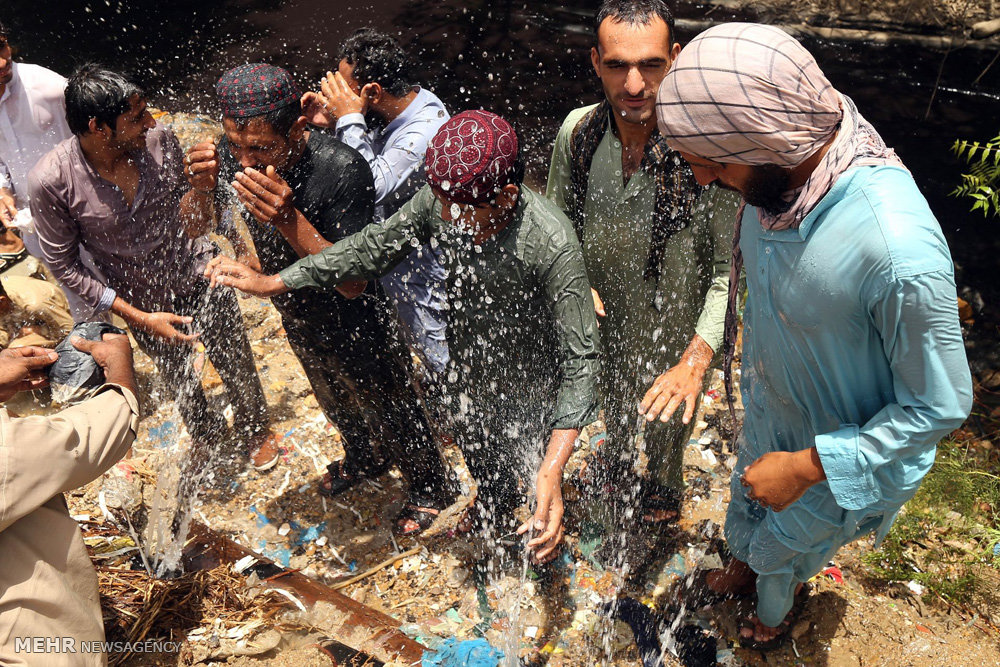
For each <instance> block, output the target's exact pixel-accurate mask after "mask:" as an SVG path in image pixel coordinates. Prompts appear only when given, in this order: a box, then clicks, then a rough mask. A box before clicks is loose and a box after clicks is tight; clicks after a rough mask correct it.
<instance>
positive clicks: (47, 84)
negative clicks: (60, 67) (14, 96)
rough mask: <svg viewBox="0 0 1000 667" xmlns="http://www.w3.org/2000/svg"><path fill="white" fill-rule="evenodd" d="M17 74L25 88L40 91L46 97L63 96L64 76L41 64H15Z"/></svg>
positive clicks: (64, 87)
mask: <svg viewBox="0 0 1000 667" xmlns="http://www.w3.org/2000/svg"><path fill="white" fill-rule="evenodd" d="M17 76H18V78H19V79H20V80H21V85H23V86H24V88H25V90H30V91H33V92H36V93H41V94H43V95H45V96H46V97H58V98H62V97H63V92H64V91H65V89H66V78H65V77H64V76H62V75H61V74H57V73H55V72H53V71H52V70H50V69H47V68H45V67H42V66H41V65H32V64H30V63H18V64H17Z"/></svg>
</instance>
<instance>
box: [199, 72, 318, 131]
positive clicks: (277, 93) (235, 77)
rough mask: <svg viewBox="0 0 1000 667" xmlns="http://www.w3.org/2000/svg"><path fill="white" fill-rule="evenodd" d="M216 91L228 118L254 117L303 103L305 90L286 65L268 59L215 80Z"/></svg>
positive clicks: (223, 112) (224, 114)
mask: <svg viewBox="0 0 1000 667" xmlns="http://www.w3.org/2000/svg"><path fill="white" fill-rule="evenodd" d="M215 94H216V95H218V97H219V104H220V105H221V106H222V115H223V116H225V117H227V118H253V117H255V116H263V115H264V114H266V113H270V112H271V111H277V110H278V109H283V108H284V107H287V106H289V105H292V104H299V100H301V98H302V91H301V90H300V89H299V87H298V86H297V85H296V84H295V81H294V80H293V79H292V75H291V74H290V73H289V72H288V70H286V69H282V68H281V67H275V66H274V65H267V64H264V63H250V64H248V65H240V66H239V67H234V68H233V69H231V70H229V71H228V72H226V73H225V74H223V75H222V76H221V77H219V81H218V82H217V83H216V84H215Z"/></svg>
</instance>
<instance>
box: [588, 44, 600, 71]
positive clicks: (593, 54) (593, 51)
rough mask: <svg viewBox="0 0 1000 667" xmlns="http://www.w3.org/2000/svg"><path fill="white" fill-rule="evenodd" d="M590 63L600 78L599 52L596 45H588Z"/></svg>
mask: <svg viewBox="0 0 1000 667" xmlns="http://www.w3.org/2000/svg"><path fill="white" fill-rule="evenodd" d="M590 64H591V65H593V66H594V74H596V75H597V78H601V52H600V51H598V50H597V47H596V46H592V47H590Z"/></svg>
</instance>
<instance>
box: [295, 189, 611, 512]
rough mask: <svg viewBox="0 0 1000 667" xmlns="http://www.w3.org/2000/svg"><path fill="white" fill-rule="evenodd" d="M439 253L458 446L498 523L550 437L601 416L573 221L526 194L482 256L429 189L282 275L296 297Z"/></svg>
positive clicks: (590, 313)
mask: <svg viewBox="0 0 1000 667" xmlns="http://www.w3.org/2000/svg"><path fill="white" fill-rule="evenodd" d="M424 243H431V244H438V245H439V247H440V248H441V256H442V262H443V264H444V266H445V268H447V269H448V300H449V304H450V309H449V321H448V336H449V340H448V343H449V347H450V349H451V360H450V362H449V365H448V372H447V373H446V378H445V383H444V385H445V386H444V393H445V398H444V400H446V401H447V402H448V404H449V406H450V408H451V411H452V413H453V415H454V420H453V429H454V435H455V440H456V442H457V443H458V444H459V446H460V447H461V448H462V451H463V454H465V456H466V460H467V462H468V464H469V468H470V472H472V474H473V475H474V476H475V477H476V479H477V481H478V482H479V483H480V493H481V494H482V495H483V496H484V501H485V503H484V504H486V506H487V507H490V508H492V510H493V512H494V516H496V517H499V516H503V517H504V519H505V520H507V519H509V518H510V517H508V516H507V512H506V508H510V507H513V506H515V505H516V504H518V503H519V502H520V493H521V491H520V489H521V488H522V487H520V486H519V482H521V483H530V482H531V480H532V475H533V472H534V470H536V469H537V460H538V457H539V456H540V454H541V449H542V447H543V446H544V443H545V440H546V438H547V436H548V433H549V432H550V431H551V430H552V429H572V428H581V427H583V426H585V425H587V424H589V423H590V422H592V421H593V420H594V419H596V417H597V410H598V402H597V392H596V386H595V385H596V379H597V373H598V356H599V352H600V350H599V342H598V336H597V323H596V321H595V317H594V308H593V301H592V300H591V297H590V285H589V283H588V282H587V274H586V271H585V270H584V268H583V259H582V257H581V255H580V246H579V243H578V242H577V241H576V237H575V235H574V233H573V229H572V226H571V224H570V222H569V220H568V219H566V217H565V216H564V215H563V214H562V213H561V212H560V211H559V210H558V209H556V208H555V207H554V206H552V205H551V203H549V202H548V201H546V200H545V199H543V198H541V197H539V196H538V195H537V194H535V193H534V192H532V191H531V190H530V189H528V188H526V187H525V188H522V190H521V197H520V201H519V202H518V205H517V209H516V211H515V213H514V219H513V221H512V222H511V223H510V224H509V225H508V226H507V227H506V228H505V229H504V230H503V231H502V232H500V233H499V234H498V235H497V236H495V237H493V238H491V239H489V240H488V241H486V242H485V243H484V244H482V245H480V246H474V245H473V244H472V242H471V239H470V238H469V236H468V235H467V234H466V233H465V232H463V231H461V230H459V229H458V228H457V227H455V226H454V225H451V224H449V223H446V222H444V221H443V220H442V219H441V204H440V203H439V202H438V200H437V198H436V197H435V196H434V194H433V192H432V191H431V189H430V187H425V188H423V189H421V190H420V192H418V193H417V195H416V196H415V197H414V198H413V199H412V200H410V201H409V202H408V203H407V204H406V205H405V206H403V208H402V209H400V210H399V212H398V213H396V215H394V216H392V217H391V218H389V220H387V221H385V222H384V223H381V224H375V225H370V226H369V227H366V228H365V230H364V231H363V232H361V233H360V234H356V235H354V236H352V237H350V238H347V239H344V240H343V241H340V242H339V243H337V244H335V245H334V246H333V247H332V248H327V249H326V250H324V251H323V252H322V253H319V254H317V255H313V256H311V257H307V258H304V259H302V260H300V261H298V262H296V263H295V264H293V265H292V266H290V267H289V268H287V269H285V270H284V271H282V272H281V278H282V280H283V281H284V282H285V284H286V285H288V286H289V287H290V288H292V289H298V288H301V287H305V286H308V285H324V284H325V285H335V284H338V283H340V282H343V281H345V280H351V279H356V278H367V279H372V278H375V277H378V276H379V275H382V274H384V273H385V272H386V271H388V270H389V269H391V268H392V266H394V265H395V263H396V262H398V261H399V260H400V259H401V258H403V257H405V256H406V254H407V252H408V250H409V248H411V247H416V246H417V245H420V244H424Z"/></svg>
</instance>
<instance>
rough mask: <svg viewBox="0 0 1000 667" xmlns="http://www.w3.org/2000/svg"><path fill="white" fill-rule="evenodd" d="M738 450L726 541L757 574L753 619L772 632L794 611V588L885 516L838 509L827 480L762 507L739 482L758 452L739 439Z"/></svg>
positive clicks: (738, 557)
mask: <svg viewBox="0 0 1000 667" xmlns="http://www.w3.org/2000/svg"><path fill="white" fill-rule="evenodd" d="M739 452H740V453H739V460H738V461H737V464H736V467H735V468H734V469H733V475H732V477H731V479H730V482H729V489H730V492H731V496H732V499H731V500H730V501H729V508H728V510H727V512H726V526H725V535H726V542H727V543H728V544H729V550H730V551H731V552H732V554H733V556H735V557H736V558H737V559H739V560H741V561H743V562H744V563H746V564H747V565H749V566H750V568H751V569H752V570H753V571H754V572H756V573H757V600H758V602H757V616H758V617H759V618H760V620H761V622H762V623H763V624H764V625H766V626H768V627H772V628H774V627H777V626H778V625H779V624H780V623H781V622H782V621H783V620H784V618H785V616H786V615H787V614H788V612H789V610H790V609H791V608H792V603H793V602H794V597H795V588H796V587H797V586H798V584H799V583H801V582H805V581H808V580H809V579H811V578H812V577H813V576H815V575H816V574H817V573H819V571H820V570H822V569H823V568H824V567H825V566H826V564H827V563H828V562H829V561H830V560H832V559H833V556H834V554H836V553H837V551H838V550H839V549H840V548H841V547H842V546H844V545H845V544H848V543H850V542H853V541H854V540H856V539H858V538H860V537H863V536H864V535H866V534H868V533H871V532H873V531H875V530H876V529H878V528H879V526H880V525H881V524H882V520H883V517H884V515H883V513H881V512H866V511H864V510H862V511H846V510H843V509H841V508H840V507H839V506H838V505H837V503H836V502H835V501H834V499H833V494H832V493H830V487H829V486H828V485H827V484H826V483H825V482H823V483H820V484H816V485H815V486H813V487H812V488H810V489H809V490H808V491H807V492H806V493H805V495H803V496H802V498H800V499H799V500H797V501H795V502H794V503H792V504H791V505H790V506H789V507H788V508H786V509H785V510H784V511H782V512H774V511H772V510H770V509H765V508H764V507H762V506H761V505H760V504H759V503H757V502H756V501H754V500H750V498H749V496H748V495H747V492H748V489H747V488H745V487H744V486H743V485H742V484H741V483H740V474H741V473H742V471H743V469H744V468H745V467H746V466H748V465H750V464H751V463H753V462H754V461H755V460H756V458H757V456H758V454H755V453H751V452H750V451H749V448H748V447H747V446H746V445H745V443H743V442H742V441H741V442H740V446H739Z"/></svg>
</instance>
